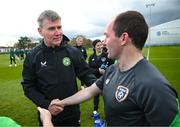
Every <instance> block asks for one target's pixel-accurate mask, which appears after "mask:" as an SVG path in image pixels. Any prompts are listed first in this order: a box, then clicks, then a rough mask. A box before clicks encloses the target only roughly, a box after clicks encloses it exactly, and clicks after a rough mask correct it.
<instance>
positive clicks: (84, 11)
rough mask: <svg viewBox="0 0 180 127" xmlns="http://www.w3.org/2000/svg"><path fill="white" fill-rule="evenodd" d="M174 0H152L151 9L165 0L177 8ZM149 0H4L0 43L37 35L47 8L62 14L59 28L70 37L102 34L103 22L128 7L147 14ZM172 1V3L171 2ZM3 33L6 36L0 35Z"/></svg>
mask: <svg viewBox="0 0 180 127" xmlns="http://www.w3.org/2000/svg"><path fill="white" fill-rule="evenodd" d="M178 1H179V0H171V2H169V3H168V4H167V2H168V0H156V1H155V2H156V7H154V8H153V11H152V12H153V13H155V11H161V12H163V11H164V10H166V7H164V8H162V5H163V6H165V4H166V5H168V6H169V7H168V8H171V11H172V12H173V8H172V7H171V6H170V5H173V6H177V7H174V9H177V8H178V7H179V4H177V3H180V2H178ZM149 2H154V1H152V0H113V1H110V0H5V1H3V2H1V4H0V16H1V23H0V45H1V44H2V43H7V42H9V41H12V40H13V39H11V38H15V37H16V38H18V37H20V36H39V34H38V32H37V27H38V24H37V18H38V16H39V14H40V13H41V12H42V11H44V10H48V9H51V10H54V11H56V12H58V13H59V14H60V16H61V17H62V25H63V31H64V33H65V34H67V35H68V36H71V37H74V36H76V35H78V34H84V35H85V36H87V37H95V36H100V35H101V34H103V30H104V27H105V24H106V23H107V22H108V20H109V19H111V18H112V17H113V16H115V15H116V14H118V13H120V12H123V11H126V10H130V9H134V10H139V11H141V12H142V13H143V14H144V15H145V17H146V18H148V14H149V9H147V8H146V7H145V4H146V3H149ZM175 2H176V4H173V3H175ZM179 8H180V7H179ZM170 14H171V13H170ZM173 14H174V13H173ZM174 15H176V14H174ZM156 17H157V18H155V19H156V20H159V18H158V17H159V13H158V16H156ZM166 17H168V16H166ZM171 17H172V14H171ZM161 20H162V18H161ZM159 21H160V20H159ZM152 23H153V22H152ZM5 37H6V39H1V38H5ZM7 37H8V38H7ZM39 37H40V36H39ZM5 40H6V41H5Z"/></svg>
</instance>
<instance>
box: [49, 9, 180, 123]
mask: <svg viewBox="0 0 180 127" xmlns="http://www.w3.org/2000/svg"><path fill="white" fill-rule="evenodd" d="M104 34H105V36H106V37H105V44H106V47H107V52H108V57H109V58H114V59H118V61H119V62H118V63H117V64H113V65H111V66H110V67H109V68H107V69H106V71H105V74H104V75H103V76H102V77H101V78H99V79H98V80H97V81H96V82H95V83H94V84H93V85H91V86H90V87H87V88H85V89H84V90H81V91H79V92H78V93H76V94H75V95H73V96H71V97H68V98H66V99H63V100H54V101H53V102H52V105H57V106H61V107H62V109H63V107H65V106H69V105H73V104H78V103H80V102H83V101H86V100H89V99H90V98H92V97H93V96H95V95H97V94H99V93H102V96H103V99H104V110H105V118H106V122H107V126H171V125H174V123H176V122H177V120H178V118H179V117H180V115H179V112H178V99H177V98H178V97H177V93H176V92H175V90H174V89H173V88H172V86H171V85H170V83H169V82H168V81H167V80H166V79H165V77H164V76H163V75H162V74H161V73H160V72H159V71H158V70H157V69H156V68H155V66H153V65H152V64H151V63H150V62H149V61H147V60H146V59H145V58H144V57H143V54H142V48H143V46H144V44H145V41H146V38H147V35H148V26H147V24H146V21H145V19H144V17H143V15H142V14H140V13H139V12H137V11H127V12H124V13H121V14H119V15H118V16H116V17H115V18H113V19H112V20H111V21H110V22H109V23H108V24H107V26H106V29H105V32H104ZM179 119H180V118H179Z"/></svg>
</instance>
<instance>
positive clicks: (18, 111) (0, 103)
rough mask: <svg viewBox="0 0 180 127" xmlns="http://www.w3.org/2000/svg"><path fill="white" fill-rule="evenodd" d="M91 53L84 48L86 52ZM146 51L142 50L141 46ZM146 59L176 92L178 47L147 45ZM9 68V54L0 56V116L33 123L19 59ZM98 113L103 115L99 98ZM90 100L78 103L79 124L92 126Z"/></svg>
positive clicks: (34, 113)
mask: <svg viewBox="0 0 180 127" xmlns="http://www.w3.org/2000/svg"><path fill="white" fill-rule="evenodd" d="M90 53H92V51H91V50H88V54H90ZM144 53H145V54H146V49H144ZM150 61H151V62H152V63H153V64H155V66H156V67H157V68H158V69H159V70H160V71H161V72H162V73H163V74H164V75H165V77H166V78H167V79H168V80H169V81H170V83H171V84H172V85H173V87H174V88H175V89H176V90H177V92H178V94H179V95H180V85H179V84H180V78H179V75H180V46H164V47H163V46H161V47H151V48H150ZM17 62H18V66H17V67H9V55H0V109H1V110H0V116H7V117H11V118H12V119H14V120H15V121H16V122H17V123H19V124H20V125H22V126H37V125H38V122H37V111H36V106H35V105H34V104H33V103H32V102H31V101H30V100H28V99H27V98H26V97H25V96H24V94H23V90H22V87H21V84H20V81H21V79H22V78H21V72H22V61H17ZM100 108H101V109H100V115H101V118H104V114H103V104H102V98H101V104H100ZM92 110H93V106H92V100H91V101H88V102H85V103H83V104H81V125H82V126H92V125H93V120H92V118H91V117H90V115H91V113H92Z"/></svg>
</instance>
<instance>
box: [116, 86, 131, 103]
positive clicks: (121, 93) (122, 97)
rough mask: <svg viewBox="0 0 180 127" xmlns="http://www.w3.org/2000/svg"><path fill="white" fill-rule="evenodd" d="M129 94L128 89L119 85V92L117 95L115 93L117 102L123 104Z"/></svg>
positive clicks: (117, 91)
mask: <svg viewBox="0 0 180 127" xmlns="http://www.w3.org/2000/svg"><path fill="white" fill-rule="evenodd" d="M128 94H129V89H128V88H127V87H124V86H121V85H119V86H118V87H117V90H116V93H115V97H116V100H117V101H118V102H122V101H124V100H125V99H126V97H127V96H128Z"/></svg>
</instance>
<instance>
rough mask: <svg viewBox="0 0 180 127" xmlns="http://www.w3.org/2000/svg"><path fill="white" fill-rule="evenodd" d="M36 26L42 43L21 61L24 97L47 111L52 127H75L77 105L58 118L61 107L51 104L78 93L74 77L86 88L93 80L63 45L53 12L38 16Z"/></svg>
mask: <svg viewBox="0 0 180 127" xmlns="http://www.w3.org/2000/svg"><path fill="white" fill-rule="evenodd" d="M38 23H39V28H38V32H39V33H40V35H41V36H42V37H43V40H42V41H41V44H40V45H38V46H37V47H36V48H34V49H33V50H31V51H30V52H29V53H28V54H27V57H26V59H25V61H24V65H23V73H22V75H23V80H22V82H21V83H22V86H23V89H24V94H25V95H26V96H27V97H28V98H29V99H30V100H32V101H33V102H34V103H35V104H36V105H37V106H40V107H43V108H45V109H48V110H49V112H50V113H51V115H52V122H53V124H54V126H79V120H80V109H79V105H73V106H68V107H66V108H65V109H64V112H63V113H61V114H59V112H60V111H61V107H59V106H56V105H51V103H52V101H53V100H54V99H60V100H62V99H64V98H66V97H69V96H71V95H73V94H75V93H76V92H77V91H78V87H77V81H76V77H78V78H79V79H80V80H81V81H83V82H84V83H85V84H86V85H91V84H92V83H93V82H95V80H96V77H95V76H94V75H93V74H92V73H91V71H90V68H89V66H88V64H87V63H86V62H85V60H84V58H83V56H82V55H81V54H80V52H79V51H78V50H77V49H76V48H75V47H73V46H70V45H68V44H67V41H68V39H67V38H66V37H65V36H64V35H63V31H62V26H61V18H60V16H59V15H58V14H57V13H56V12H54V11H51V10H47V11H44V12H42V13H41V14H40V16H39V18H38ZM40 124H41V123H40Z"/></svg>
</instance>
